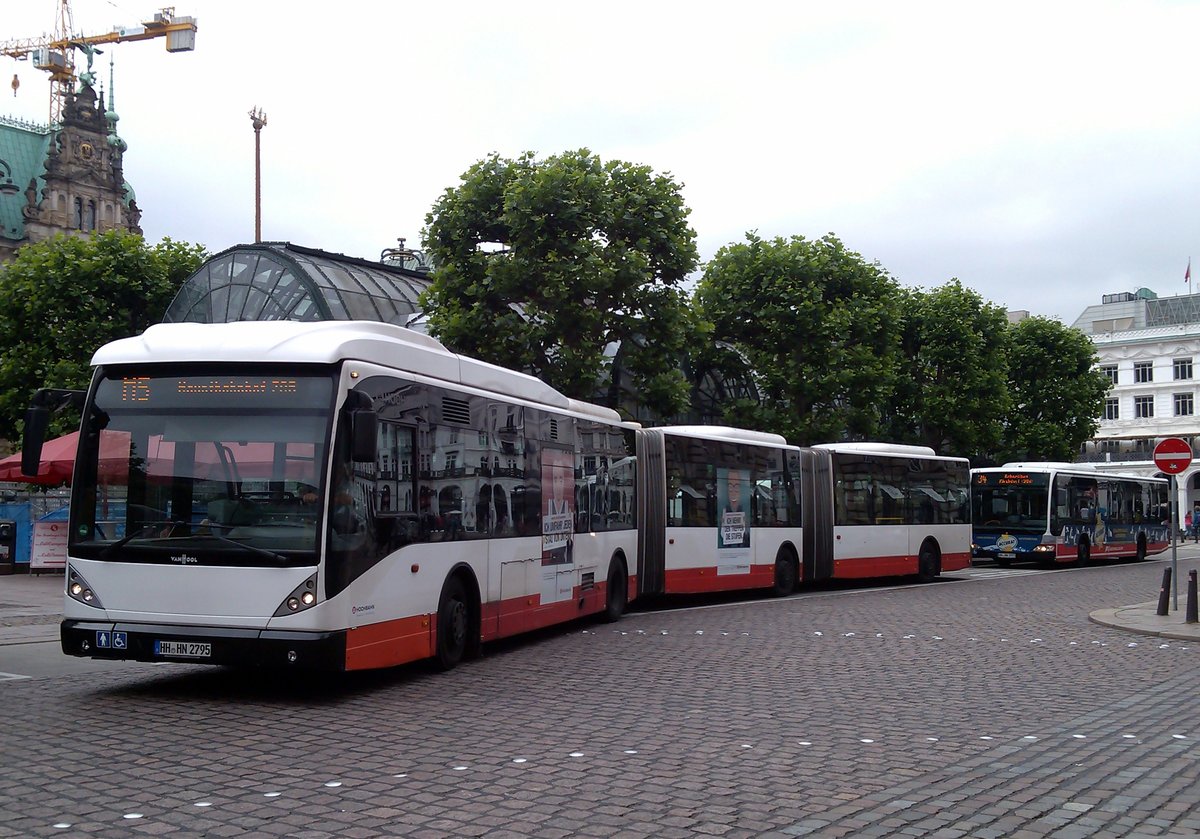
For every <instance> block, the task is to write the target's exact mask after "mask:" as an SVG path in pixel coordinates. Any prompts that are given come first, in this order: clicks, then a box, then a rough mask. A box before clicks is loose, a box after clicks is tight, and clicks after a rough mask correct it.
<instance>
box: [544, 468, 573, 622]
mask: <svg viewBox="0 0 1200 839" xmlns="http://www.w3.org/2000/svg"><path fill="white" fill-rule="evenodd" d="M541 477H542V566H543V572H542V602H557V601H560V600H567V599H569V598H570V597H571V594H572V588H573V580H574V573H573V571H574V569H573V568H569V566H571V565H572V561H573V557H572V546H573V540H574V534H575V505H574V493H575V458H574V456H573V455H572V454H571V452H565V451H559V450H557V449H544V450H543V451H542V475H541ZM568 570H569V571H570V572H571V573H564V571H568Z"/></svg>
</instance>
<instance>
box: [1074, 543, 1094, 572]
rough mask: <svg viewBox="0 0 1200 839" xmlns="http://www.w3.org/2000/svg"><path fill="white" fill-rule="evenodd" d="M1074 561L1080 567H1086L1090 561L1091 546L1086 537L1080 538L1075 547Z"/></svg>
mask: <svg viewBox="0 0 1200 839" xmlns="http://www.w3.org/2000/svg"><path fill="white" fill-rule="evenodd" d="M1075 557H1076V561H1077V562H1078V563H1079V566H1080V567H1081V568H1086V567H1087V566H1088V565H1090V564H1091V561H1092V546H1091V543H1090V542H1088V540H1087V539H1080V540H1079V544H1078V545H1076V547H1075Z"/></svg>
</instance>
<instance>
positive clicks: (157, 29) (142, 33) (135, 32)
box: [0, 9, 196, 59]
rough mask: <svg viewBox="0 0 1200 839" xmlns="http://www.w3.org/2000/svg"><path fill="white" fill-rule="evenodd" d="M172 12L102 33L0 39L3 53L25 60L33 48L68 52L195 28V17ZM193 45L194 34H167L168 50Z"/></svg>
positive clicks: (192, 31) (172, 50) (0, 50)
mask: <svg viewBox="0 0 1200 839" xmlns="http://www.w3.org/2000/svg"><path fill="white" fill-rule="evenodd" d="M169 11H170V10H166V9H164V10H163V12H161V13H160V14H157V15H155V16H154V19H153V20H148V21H144V22H143V23H142V25H141V26H128V27H118V28H116V29H114V30H113V31H112V32H105V33H104V34H102V35H80V36H79V37H71V38H66V39H55V38H51V37H50V36H48V35H44V36H42V37H41V38H15V39H13V40H11V41H0V55H7V56H8V57H9V58H16V59H24V58H27V57H28V56H29V54H30V53H32V52H33V51H34V50H37V49H43V48H48V49H52V50H59V51H62V52H65V51H66V50H68V49H71V48H72V47H75V46H78V45H87V46H92V45H95V44H120V43H124V42H125V41H147V40H149V39H151V38H162V37H167V36H170V35H172V34H178V33H185V32H191V33H194V32H195V31H196V21H195V20H194V19H193V18H190V17H183V18H179V19H175V18H174V17H173V15H172V14H170V13H169ZM194 48H195V38H194V37H190V38H189V37H187V36H181V37H177V38H170V37H167V51H168V52H185V51H187V50H191V49H194Z"/></svg>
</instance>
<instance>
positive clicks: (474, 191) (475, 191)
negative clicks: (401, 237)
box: [422, 149, 697, 416]
mask: <svg viewBox="0 0 1200 839" xmlns="http://www.w3.org/2000/svg"><path fill="white" fill-rule="evenodd" d="M689 212H690V211H689V210H688V209H687V208H686V207H685V206H684V203H683V199H682V197H681V195H680V185H679V184H678V183H676V182H675V181H674V180H673V179H672V178H671V176H670V175H669V174H661V175H658V174H655V173H653V172H652V171H651V170H650V169H649V168H648V167H646V166H641V165H634V164H631V163H626V162H623V161H619V160H613V161H609V162H607V163H603V162H601V160H600V159H599V158H598V157H596V156H595V155H593V154H592V153H591V152H589V151H588V150H587V149H581V150H579V151H574V152H567V153H564V154H561V155H556V156H552V157H549V158H546V159H545V160H542V161H539V160H536V159H535V158H534V155H533V153H531V152H527V153H525V154H523V155H521V156H520V157H518V158H517V159H515V160H511V159H504V158H501V157H499V156H497V155H492V156H490V157H487V158H485V159H484V160H481V161H479V162H477V163H476V164H474V165H473V166H471V168H470V169H468V170H467V171H466V172H465V173H464V174H463V175H462V178H461V182H460V183H459V184H458V185H457V186H456V187H453V188H450V189H447V190H446V191H445V193H443V194H442V196H441V197H440V198H439V199H438V200H437V202H436V203H435V204H434V206H433V208H432V210H431V211H430V212H429V214H428V215H427V216H426V219H425V222H426V227H425V230H424V231H423V239H424V244H425V248H426V250H427V251H428V252H429V253H430V255H431V256H432V257H433V261H434V264H435V266H436V267H435V269H434V272H433V275H432V278H431V285H430V288H429V289H428V291H427V292H426V293H425V295H424V297H423V298H422V302H423V305H424V307H425V309H426V311H427V312H428V315H429V323H430V329H431V331H432V332H433V334H434V335H436V336H437V337H438V338H439V339H441V340H442V341H443V342H445V343H446V344H448V345H449V346H450V347H452V348H453V349H454V350H456V351H458V352H462V353H464V354H467V355H471V356H474V357H476V358H481V359H483V360H486V361H490V362H493V363H495V364H499V365H502V366H504V367H509V368H514V369H518V370H525V371H528V372H530V373H532V374H534V375H536V376H538V377H539V378H541V379H542V380H543V381H546V382H548V383H549V384H551V385H553V386H554V387H556V388H558V389H559V390H561V391H563V392H564V393H566V394H567V395H569V396H572V397H576V398H583V399H591V398H593V397H594V396H595V394H596V389H597V381H598V379H599V378H600V375H601V373H602V370H603V365H604V350H605V347H606V346H607V345H609V344H610V343H612V342H620V343H621V346H622V358H623V362H624V364H625V366H626V369H627V370H628V371H630V372H631V374H632V376H633V379H634V384H635V386H636V387H637V389H638V390H639V392H640V393H641V395H642V398H643V400H644V401H645V403H646V404H647V405H648V406H650V407H651V408H653V409H654V410H656V411H658V412H659V413H660V414H662V415H664V416H669V415H672V414H674V413H677V412H678V411H679V410H681V409H682V408H683V407H684V404H685V403H686V400H687V395H688V388H687V383H686V380H685V379H684V377H683V375H682V373H681V372H680V371H679V367H678V365H679V360H680V358H681V357H682V356H683V353H684V350H685V349H686V346H687V342H688V338H689V335H690V331H691V330H690V327H691V325H692V321H691V313H690V310H689V308H688V306H687V301H686V297H685V295H684V294H683V292H682V291H681V290H680V284H681V282H682V281H683V280H684V278H685V277H686V276H687V274H688V273H689V272H690V271H692V270H693V269H694V268H695V266H696V261H697V255H696V244H695V239H696V235H695V232H694V231H693V230H692V229H691V228H690V227H689V226H688V222H687V217H688V214H689ZM489 245H491V246H492V247H489ZM481 246H482V247H481Z"/></svg>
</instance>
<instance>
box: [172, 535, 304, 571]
mask: <svg viewBox="0 0 1200 839" xmlns="http://www.w3.org/2000/svg"><path fill="white" fill-rule="evenodd" d="M189 538H192V539H216V540H217V541H218V542H222V543H224V544H226V545H234V546H236V547H239V548H242V549H243V550H247V551H250V553H252V554H258V555H259V556H267V557H270V558H271V559H273V560H275V561H276V562H278V563H279V564H280V565H284V564H286V563H287V561H288V558H287V557H286V556H284V555H283V554H279V553H275V551H269V550H267V549H266V548H260V547H258V546H257V545H248V544H246V543H245V542H239V541H238V540H237V539H230V538H229V537H228V536H222V535H220V534H219V533H193V534H192V535H191V536H190V537H189Z"/></svg>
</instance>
